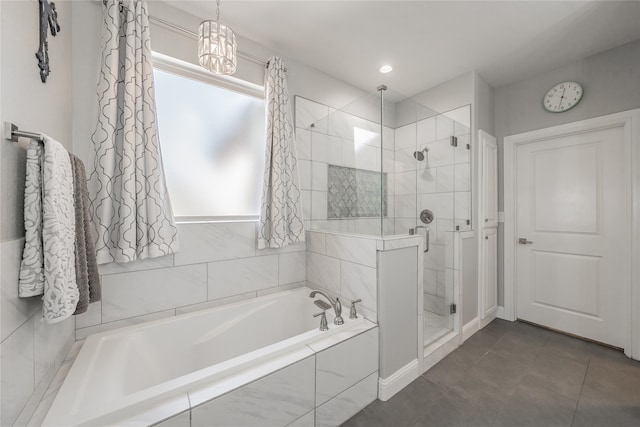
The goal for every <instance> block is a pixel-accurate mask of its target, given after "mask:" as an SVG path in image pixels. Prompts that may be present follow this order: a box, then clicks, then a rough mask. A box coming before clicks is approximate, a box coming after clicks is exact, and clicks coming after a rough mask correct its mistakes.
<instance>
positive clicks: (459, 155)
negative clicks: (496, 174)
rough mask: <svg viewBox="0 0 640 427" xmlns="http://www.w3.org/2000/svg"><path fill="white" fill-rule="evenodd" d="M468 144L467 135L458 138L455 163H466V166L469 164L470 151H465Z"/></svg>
mask: <svg viewBox="0 0 640 427" xmlns="http://www.w3.org/2000/svg"><path fill="white" fill-rule="evenodd" d="M468 143H469V135H462V136H460V137H458V147H457V148H456V149H455V159H454V161H455V163H456V164H460V163H466V164H467V166H468V165H469V162H470V160H469V159H470V156H471V150H468V149H467V144H468Z"/></svg>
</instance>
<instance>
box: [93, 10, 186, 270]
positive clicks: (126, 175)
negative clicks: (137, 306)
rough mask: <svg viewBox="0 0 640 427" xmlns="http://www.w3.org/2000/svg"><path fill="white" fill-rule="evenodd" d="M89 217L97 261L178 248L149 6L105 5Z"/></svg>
mask: <svg viewBox="0 0 640 427" xmlns="http://www.w3.org/2000/svg"><path fill="white" fill-rule="evenodd" d="M103 22H104V23H103V28H102V62H101V71H100V76H99V82H98V88H97V94H98V103H99V110H98V122H97V125H96V130H95V132H94V133H93V135H92V137H91V140H92V143H93V153H92V154H93V157H92V159H91V162H90V164H92V166H93V168H92V169H93V171H92V173H91V176H90V177H89V194H90V206H89V207H90V213H91V219H92V222H93V225H94V228H95V230H94V231H95V235H94V237H95V243H96V253H97V261H98V263H99V264H103V263H107V262H118V263H124V262H130V261H134V260H136V259H144V258H155V257H160V256H163V255H169V254H172V253H174V252H176V251H177V250H178V239H177V234H178V233H177V228H176V225H175V221H174V217H173V212H172V209H171V202H170V200H169V194H168V192H167V186H166V182H165V177H164V170H163V165H162V157H161V153H160V144H159V141H158V128H157V122H156V119H157V115H156V105H155V93H154V86H153V65H152V62H151V41H150V34H149V15H148V9H147V4H146V2H144V1H138V0H121V1H117V0H106V1H104V20H103Z"/></svg>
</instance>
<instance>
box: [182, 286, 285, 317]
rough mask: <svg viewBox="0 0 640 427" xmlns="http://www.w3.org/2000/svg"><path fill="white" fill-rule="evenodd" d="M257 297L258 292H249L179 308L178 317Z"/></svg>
mask: <svg viewBox="0 0 640 427" xmlns="http://www.w3.org/2000/svg"><path fill="white" fill-rule="evenodd" d="M274 289H277V288H274ZM256 295H257V292H247V293H246V294H240V295H234V296H231V297H227V298H220V299H216V300H213V301H207V302H201V303H198V304H192V305H186V306H184V307H177V308H176V316H179V315H181V314H185V313H193V312H194V311H198V310H208V309H210V308H214V307H220V306H221V305H225V304H233V303H236V302H239V301H244V300H247V299H251V298H255V297H256Z"/></svg>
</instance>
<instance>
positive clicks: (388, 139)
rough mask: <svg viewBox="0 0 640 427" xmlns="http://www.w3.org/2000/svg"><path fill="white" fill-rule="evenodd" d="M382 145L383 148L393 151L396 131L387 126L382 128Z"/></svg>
mask: <svg viewBox="0 0 640 427" xmlns="http://www.w3.org/2000/svg"><path fill="white" fill-rule="evenodd" d="M382 146H383V148H384V149H385V150H391V151H395V149H396V131H395V129H392V128H390V127H388V126H384V127H383V128H382Z"/></svg>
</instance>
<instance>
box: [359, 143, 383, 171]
mask: <svg viewBox="0 0 640 427" xmlns="http://www.w3.org/2000/svg"><path fill="white" fill-rule="evenodd" d="M355 167H356V168H357V169H365V170H370V171H379V170H380V149H379V148H376V147H372V146H370V145H361V146H360V147H356V152H355Z"/></svg>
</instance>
